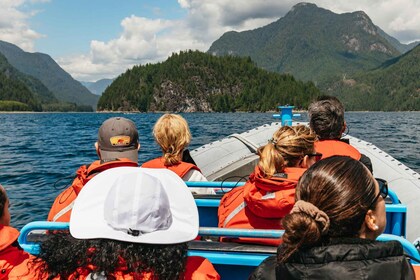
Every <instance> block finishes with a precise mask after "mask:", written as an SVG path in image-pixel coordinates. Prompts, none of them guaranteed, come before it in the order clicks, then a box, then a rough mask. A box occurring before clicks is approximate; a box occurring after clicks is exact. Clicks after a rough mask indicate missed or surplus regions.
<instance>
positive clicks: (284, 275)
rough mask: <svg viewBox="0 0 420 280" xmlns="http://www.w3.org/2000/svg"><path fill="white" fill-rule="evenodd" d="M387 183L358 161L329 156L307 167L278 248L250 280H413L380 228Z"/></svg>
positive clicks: (399, 248)
mask: <svg viewBox="0 0 420 280" xmlns="http://www.w3.org/2000/svg"><path fill="white" fill-rule="evenodd" d="M387 194H388V186H387V184H386V182H383V181H379V180H378V181H377V180H375V179H374V178H373V176H372V174H371V173H370V172H369V170H368V169H367V168H366V167H365V166H364V165H363V164H362V163H361V162H359V161H357V160H355V159H353V158H350V157H348V156H332V157H329V158H326V159H323V160H321V161H320V162H318V163H316V164H314V165H313V166H312V167H310V168H309V169H308V170H307V171H306V172H305V173H304V174H303V176H302V177H301V179H300V180H299V183H298V185H297V187H296V204H295V206H294V207H293V209H292V211H291V212H290V214H289V215H287V216H286V217H285V218H284V219H283V220H282V224H283V227H284V230H285V232H284V235H283V244H282V245H281V246H280V247H279V248H278V250H277V256H274V257H269V258H267V259H266V260H265V261H264V262H263V263H262V264H261V265H260V266H259V267H258V268H257V269H256V270H255V271H254V273H253V274H252V275H251V277H250V279H321V278H322V279H336V278H337V277H339V278H340V279H343V280H344V279H414V276H413V269H412V266H411V265H410V263H409V261H408V260H407V258H406V257H405V256H404V251H403V247H402V245H401V244H400V243H399V242H398V241H390V242H381V241H375V239H376V237H378V236H379V235H380V234H381V233H382V232H383V231H384V229H385V226H386V213H385V200H384V198H385V197H386V196H387Z"/></svg>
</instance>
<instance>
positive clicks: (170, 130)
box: [153, 114, 191, 166]
mask: <svg viewBox="0 0 420 280" xmlns="http://www.w3.org/2000/svg"><path fill="white" fill-rule="evenodd" d="M153 136H154V137H155V140H156V142H157V143H158V144H159V146H160V147H161V149H162V152H163V158H164V160H165V165H167V166H171V165H174V164H177V163H179V162H180V161H181V158H182V152H183V151H184V149H185V147H187V146H188V145H189V144H190V142H191V132H190V129H189V127H188V123H187V121H186V120H185V119H184V118H183V117H181V116H180V115H176V114H164V115H163V116H161V117H160V118H159V119H158V120H157V122H156V124H155V126H154V127H153Z"/></svg>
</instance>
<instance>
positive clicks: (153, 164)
mask: <svg viewBox="0 0 420 280" xmlns="http://www.w3.org/2000/svg"><path fill="white" fill-rule="evenodd" d="M141 167H146V168H167V169H169V170H171V171H173V172H175V173H176V174H178V176H179V177H181V178H182V177H184V176H185V174H187V173H188V171H190V170H191V169H195V170H198V171H200V172H201V170H200V169H199V168H198V167H197V166H196V165H194V164H192V163H188V162H184V161H181V162H180V163H178V164H175V165H171V166H168V165H165V162H164V160H163V158H162V157H160V158H155V159H152V160H149V161H146V162H145V163H143V165H142V166H141Z"/></svg>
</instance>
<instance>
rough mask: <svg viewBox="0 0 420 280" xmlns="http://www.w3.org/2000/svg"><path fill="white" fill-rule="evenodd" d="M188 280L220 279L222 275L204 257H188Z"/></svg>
mask: <svg viewBox="0 0 420 280" xmlns="http://www.w3.org/2000/svg"><path fill="white" fill-rule="evenodd" d="M184 279H186V280H189V279H192V280H207V279H208V280H211V279H215V280H219V279H220V275H219V274H218V273H217V271H216V269H215V268H214V266H213V264H212V263H211V262H210V261H209V260H208V259H205V258H203V257H188V259H187V265H186V268H185V278H184Z"/></svg>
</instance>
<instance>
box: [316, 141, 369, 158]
mask: <svg viewBox="0 0 420 280" xmlns="http://www.w3.org/2000/svg"><path fill="white" fill-rule="evenodd" d="M315 151H317V152H318V153H321V154H322V158H327V157H331V156H349V157H351V158H353V159H355V160H360V158H361V157H362V155H361V154H360V152H359V151H358V150H357V149H356V148H355V147H353V146H352V145H350V144H347V143H345V142H343V141H340V140H320V141H317V142H315Z"/></svg>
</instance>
